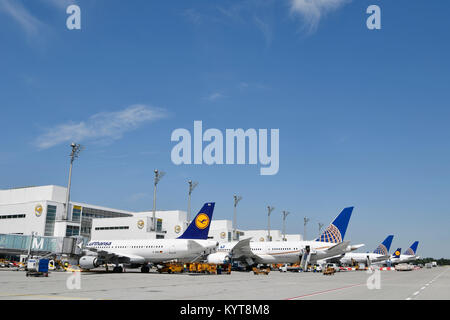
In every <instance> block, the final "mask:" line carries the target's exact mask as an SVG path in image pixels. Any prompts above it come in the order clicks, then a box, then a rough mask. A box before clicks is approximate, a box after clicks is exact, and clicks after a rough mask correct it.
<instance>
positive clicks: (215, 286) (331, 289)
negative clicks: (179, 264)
mask: <svg viewBox="0 0 450 320" xmlns="http://www.w3.org/2000/svg"><path fill="white" fill-rule="evenodd" d="M449 270H450V267H436V268H432V269H425V268H424V269H420V270H414V271H403V272H401V271H380V273H379V274H380V282H379V284H380V288H379V289H376V288H374V289H371V290H370V289H368V287H367V280H368V278H369V277H370V276H371V274H368V273H367V272H366V271H346V272H338V273H336V274H335V275H331V276H326V275H323V274H320V273H298V272H287V273H281V272H278V271H272V272H271V273H270V274H269V275H254V274H253V272H232V274H230V275H226V274H223V275H203V274H159V273H157V272H150V273H147V274H142V273H140V272H139V270H127V272H125V273H105V272H83V273H79V274H80V275H81V278H80V279H81V280H80V282H79V284H80V289H73V290H69V289H68V288H67V282H69V283H72V287H73V286H74V284H75V287H76V282H71V281H70V280H69V281H68V279H69V277H70V276H71V273H67V272H52V273H50V274H49V277H48V278H45V277H26V276H25V272H23V271H9V270H2V271H0V286H1V288H2V290H1V292H0V299H1V300H6V299H14V300H19V299H20V300H22V299H25V300H36V299H38V300H40V299H43V300H44V299H56V300H66V299H88V300H91V299H94V300H95V299H115V300H116V299H119V300H122V299H126V300H128V299H148V300H158V299H162V300H259V299H264V300H302V299H324V300H328V299H332V300H334V299H339V300H341V299H344V300H345V299H351V300H365V299H377V300H379V299H382V300H386V299H387V300H392V299H395V300H420V299H445V300H448V299H450V271H449ZM372 275H373V274H372ZM70 279H71V280H74V278H73V277H72V278H70ZM372 279H373V278H372ZM371 283H372V286H376V282H371Z"/></svg>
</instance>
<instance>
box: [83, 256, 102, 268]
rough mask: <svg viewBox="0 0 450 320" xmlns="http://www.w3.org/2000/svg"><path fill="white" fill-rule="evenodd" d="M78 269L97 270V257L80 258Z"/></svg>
mask: <svg viewBox="0 0 450 320" xmlns="http://www.w3.org/2000/svg"><path fill="white" fill-rule="evenodd" d="M79 264H80V267H81V269H87V270H89V269H94V268H97V267H98V266H99V265H100V263H98V260H97V257H94V256H82V257H81V258H80V262H79Z"/></svg>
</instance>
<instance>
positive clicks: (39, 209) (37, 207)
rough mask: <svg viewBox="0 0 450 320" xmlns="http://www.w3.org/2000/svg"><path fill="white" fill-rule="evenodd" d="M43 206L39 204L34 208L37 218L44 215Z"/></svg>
mask: <svg viewBox="0 0 450 320" xmlns="http://www.w3.org/2000/svg"><path fill="white" fill-rule="evenodd" d="M42 210H43V209H42V206H41V205H40V204H38V205H37V206H36V207H34V214H35V215H36V216H37V217H40V216H41V214H42Z"/></svg>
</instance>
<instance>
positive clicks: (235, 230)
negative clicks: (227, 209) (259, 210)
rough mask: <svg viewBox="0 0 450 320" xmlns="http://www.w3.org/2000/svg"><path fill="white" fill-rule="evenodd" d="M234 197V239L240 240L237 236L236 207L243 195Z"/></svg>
mask: <svg viewBox="0 0 450 320" xmlns="http://www.w3.org/2000/svg"><path fill="white" fill-rule="evenodd" d="M233 198H234V217H233V229H234V230H233V240H238V237H237V222H236V207H237V205H238V203H239V201H241V200H242V197H241V196H237V195H234V196H233Z"/></svg>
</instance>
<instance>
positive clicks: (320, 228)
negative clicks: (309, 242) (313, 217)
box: [319, 222, 324, 237]
mask: <svg viewBox="0 0 450 320" xmlns="http://www.w3.org/2000/svg"><path fill="white" fill-rule="evenodd" d="M323 226H324V224H323V223H320V222H319V237H320V235H321V233H322V228H323Z"/></svg>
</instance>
